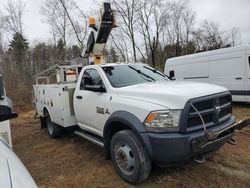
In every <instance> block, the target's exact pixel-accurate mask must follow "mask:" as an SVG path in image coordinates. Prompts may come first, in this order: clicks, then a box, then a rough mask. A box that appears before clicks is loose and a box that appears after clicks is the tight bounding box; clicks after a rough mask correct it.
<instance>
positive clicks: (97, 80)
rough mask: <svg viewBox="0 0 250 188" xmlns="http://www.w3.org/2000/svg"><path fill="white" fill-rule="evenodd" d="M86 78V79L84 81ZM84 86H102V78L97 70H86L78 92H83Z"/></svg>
mask: <svg viewBox="0 0 250 188" xmlns="http://www.w3.org/2000/svg"><path fill="white" fill-rule="evenodd" d="M86 77H87V79H86ZM85 85H92V86H95V85H103V83H102V78H101V76H100V74H99V73H98V71H97V70H95V69H86V70H85V71H84V73H83V75H82V80H81V84H80V90H85Z"/></svg>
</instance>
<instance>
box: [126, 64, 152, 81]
mask: <svg viewBox="0 0 250 188" xmlns="http://www.w3.org/2000/svg"><path fill="white" fill-rule="evenodd" d="M128 67H129V68H131V69H132V70H134V71H136V72H137V73H138V74H140V75H143V76H145V77H146V78H149V79H151V80H153V81H155V79H154V78H152V77H151V76H149V75H147V74H145V73H143V72H141V70H138V69H136V68H134V67H132V66H128ZM147 81H150V80H147Z"/></svg>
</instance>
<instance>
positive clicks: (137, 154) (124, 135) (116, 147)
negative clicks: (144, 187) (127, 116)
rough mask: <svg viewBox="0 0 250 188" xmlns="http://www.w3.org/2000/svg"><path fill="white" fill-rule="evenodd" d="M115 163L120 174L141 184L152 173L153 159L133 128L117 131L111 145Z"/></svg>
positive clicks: (134, 182)
mask: <svg viewBox="0 0 250 188" xmlns="http://www.w3.org/2000/svg"><path fill="white" fill-rule="evenodd" d="M110 151H111V157H112V162H113V165H114V167H115V169H116V171H117V173H118V174H119V176H120V177H121V178H122V179H123V180H125V181H127V182H129V183H131V184H139V183H141V182H142V181H144V180H145V179H147V178H148V176H149V174H150V173H151V159H150V157H149V154H148V152H147V151H146V149H145V148H144V146H143V145H142V143H141V141H140V140H139V138H138V136H137V135H136V134H135V133H134V132H133V131H131V130H122V131H120V132H117V133H116V134H115V135H114V136H113V138H112V140H111V145H110Z"/></svg>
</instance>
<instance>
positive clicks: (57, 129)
mask: <svg viewBox="0 0 250 188" xmlns="http://www.w3.org/2000/svg"><path fill="white" fill-rule="evenodd" d="M45 124H46V127H47V129H48V134H49V136H50V138H58V137H60V136H61V134H62V127H61V126H60V125H57V124H55V123H53V122H52V121H51V118H50V115H49V113H46V114H45Z"/></svg>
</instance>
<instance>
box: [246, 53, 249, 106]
mask: <svg viewBox="0 0 250 188" xmlns="http://www.w3.org/2000/svg"><path fill="white" fill-rule="evenodd" d="M246 70H247V71H246V82H245V84H246V101H247V102H250V56H248V57H247V69H246Z"/></svg>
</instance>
